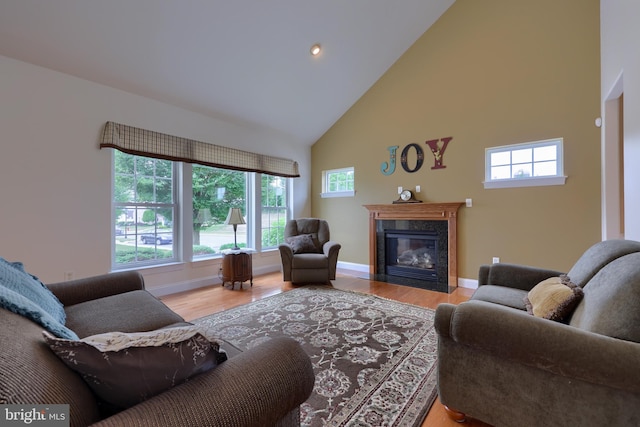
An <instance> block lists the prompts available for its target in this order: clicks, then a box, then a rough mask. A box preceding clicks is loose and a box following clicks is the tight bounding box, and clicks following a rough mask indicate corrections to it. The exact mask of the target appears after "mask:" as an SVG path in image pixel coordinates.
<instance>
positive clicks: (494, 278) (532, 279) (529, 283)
mask: <svg viewBox="0 0 640 427" xmlns="http://www.w3.org/2000/svg"><path fill="white" fill-rule="evenodd" d="M561 274H563V273H562V272H561V271H556V270H550V269H546V268H538V267H530V266H527V265H519V264H503V263H498V264H491V265H481V266H480V270H479V272H478V286H483V285H495V286H506V287H509V288H516V289H522V290H523V291H530V290H531V289H533V287H534V286H535V285H537V284H538V283H540V282H542V281H543V280H545V279H548V278H549V277H556V276H559V275H561Z"/></svg>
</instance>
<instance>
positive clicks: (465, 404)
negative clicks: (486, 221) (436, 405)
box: [435, 240, 640, 427]
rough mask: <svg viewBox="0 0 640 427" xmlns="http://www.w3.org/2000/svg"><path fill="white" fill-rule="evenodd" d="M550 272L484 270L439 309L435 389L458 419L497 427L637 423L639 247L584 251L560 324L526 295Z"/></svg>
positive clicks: (622, 243) (626, 244)
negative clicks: (469, 290) (576, 295)
mask: <svg viewBox="0 0 640 427" xmlns="http://www.w3.org/2000/svg"><path fill="white" fill-rule="evenodd" d="M559 274H560V273H559V272H557V271H554V270H545V269H540V268H534V267H527V266H519V265H512V264H494V265H491V266H482V267H481V268H480V275H479V287H478V289H477V291H476V292H475V293H474V295H473V297H472V298H471V299H470V300H469V301H467V302H465V303H462V304H459V305H457V306H455V305H451V304H441V305H439V306H438V308H437V310H436V317H435V327H436V330H437V333H438V363H439V366H438V391H439V396H440V400H441V402H442V403H443V404H444V405H445V406H446V407H448V408H449V410H450V415H451V416H452V418H454V419H464V418H465V417H466V416H469V417H472V418H476V419H479V420H482V421H484V422H486V423H489V424H491V425H494V426H518V427H527V426H544V427H547V426H569V425H575V426H605V425H606V426H632V425H634V426H637V425H640V242H634V241H628V240H609V241H604V242H600V243H597V244H595V245H594V246H592V247H591V248H589V249H588V250H587V251H586V252H585V253H584V254H583V255H582V257H581V258H580V259H579V260H578V262H577V263H576V264H575V265H574V266H573V267H572V268H571V269H570V270H569V272H568V273H567V276H568V278H569V279H570V280H571V282H573V283H575V284H576V285H578V286H579V287H581V289H582V293H583V297H582V299H581V300H580V302H579V303H578V304H577V306H576V307H575V308H574V309H573V311H572V312H569V314H568V317H567V318H565V319H564V321H553V320H547V319H545V318H541V317H534V316H532V315H530V314H529V313H528V312H527V311H526V309H525V303H524V302H523V298H524V296H527V295H528V292H529V291H530V290H531V289H532V288H533V287H534V286H536V284H538V283H539V282H540V281H543V280H544V279H547V278H550V277H554V276H558V275H559Z"/></svg>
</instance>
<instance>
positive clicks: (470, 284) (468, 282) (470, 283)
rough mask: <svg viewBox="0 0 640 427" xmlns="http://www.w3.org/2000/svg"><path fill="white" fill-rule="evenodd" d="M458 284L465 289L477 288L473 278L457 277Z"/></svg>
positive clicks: (476, 282)
mask: <svg viewBox="0 0 640 427" xmlns="http://www.w3.org/2000/svg"><path fill="white" fill-rule="evenodd" d="M458 286H459V287H461V288H465V289H478V281H477V280H474V279H463V278H461V277H458Z"/></svg>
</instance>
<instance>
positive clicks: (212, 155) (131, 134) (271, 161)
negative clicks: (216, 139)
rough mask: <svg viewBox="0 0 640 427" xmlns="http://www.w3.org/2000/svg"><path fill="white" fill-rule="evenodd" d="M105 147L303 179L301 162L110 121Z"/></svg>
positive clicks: (101, 142) (103, 141)
mask: <svg viewBox="0 0 640 427" xmlns="http://www.w3.org/2000/svg"><path fill="white" fill-rule="evenodd" d="M104 147H108V148H115V149H117V150H120V151H122V152H125V153H128V154H134V155H139V156H146V157H153V158H156V159H165V160H174V161H180V162H187V163H197V164H200V165H205V166H213V167H217V168H224V169H233V170H238V171H245V172H259V173H265V174H268V175H276V176H282V177H287V178H296V177H299V176H300V173H299V171H298V162H295V161H293V160H289V159H283V158H280V157H273V156H267V155H264V154H257V153H251V152H249V151H243V150H238V149H235V148H229V147H222V146H220V145H214V144H209V143H207V142H201V141H195V140H193V139H187V138H181V137H178V136H172V135H167V134H164V133H160V132H154V131H150V130H146V129H140V128H136V127H132V126H127V125H123V124H119V123H114V122H107V123H106V124H105V125H104V129H103V131H102V139H101V141H100V148H104Z"/></svg>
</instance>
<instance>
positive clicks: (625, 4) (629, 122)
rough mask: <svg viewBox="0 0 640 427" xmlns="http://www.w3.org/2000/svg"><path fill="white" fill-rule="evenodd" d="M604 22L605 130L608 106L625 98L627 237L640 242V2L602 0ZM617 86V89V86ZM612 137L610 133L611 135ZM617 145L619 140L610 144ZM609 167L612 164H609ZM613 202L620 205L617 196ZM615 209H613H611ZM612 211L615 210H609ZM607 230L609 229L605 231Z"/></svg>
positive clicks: (611, 174)
mask: <svg viewBox="0 0 640 427" xmlns="http://www.w3.org/2000/svg"><path fill="white" fill-rule="evenodd" d="M600 7H601V15H602V18H601V22H602V24H601V25H602V36H601V43H602V103H603V106H602V109H603V115H604V117H603V118H604V123H605V128H603V135H605V133H606V132H607V129H606V126H607V123H609V124H612V125H613V126H614V127H615V126H617V125H618V123H617V122H614V123H612V122H611V121H610V120H609V119H608V117H607V116H606V115H607V111H606V110H607V109H606V108H605V103H606V101H607V100H608V97H610V96H611V95H614V96H616V97H617V96H618V95H617V93H613V92H619V93H622V94H623V95H624V101H623V105H622V110H623V111H624V113H623V114H624V127H623V129H622V135H621V136H622V141H623V147H624V148H623V151H624V160H623V162H624V177H623V180H624V237H625V238H626V239H632V240H640V221H638V218H640V197H638V194H640V192H639V188H638V187H639V185H638V183H640V168H638V164H639V162H640V120H639V118H640V55H638V40H639V39H640V27H638V17H639V16H640V2H637V1H635V2H634V1H619V0H601V2H600ZM616 86H617V87H616ZM613 131H614V132H613V134H614V138H616V139H617V138H618V132H617V129H613ZM609 134H610V133H609ZM610 142H611V143H612V144H613V145H617V141H610ZM616 163H617V159H614V162H613V167H612V168H609V169H608V170H606V171H605V172H606V175H605V183H606V180H607V179H610V180H612V181H615V180H617V179H618V173H619V170H617V169H615V165H616ZM608 165H610V166H611V165H612V164H611V163H610V162H608ZM611 200H612V201H611V203H617V201H618V199H617V198H616V197H615V195H612V197H611ZM609 208H611V207H609ZM609 210H610V211H611V210H613V211H614V212H615V211H616V210H615V209H609ZM605 231H606V230H605Z"/></svg>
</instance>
